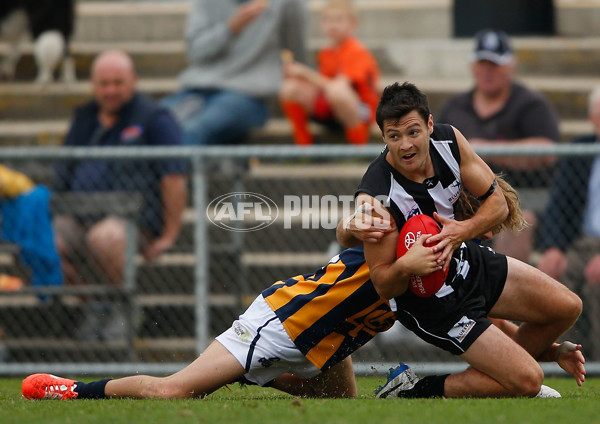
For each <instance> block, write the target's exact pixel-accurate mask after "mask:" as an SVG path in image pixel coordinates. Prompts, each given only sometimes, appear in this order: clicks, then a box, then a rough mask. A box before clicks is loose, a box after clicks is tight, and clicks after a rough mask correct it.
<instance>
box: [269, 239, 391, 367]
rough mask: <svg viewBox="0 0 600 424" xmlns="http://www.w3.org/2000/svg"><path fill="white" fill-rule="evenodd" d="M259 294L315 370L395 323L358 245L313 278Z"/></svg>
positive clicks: (284, 282) (300, 277) (306, 276)
mask: <svg viewBox="0 0 600 424" xmlns="http://www.w3.org/2000/svg"><path fill="white" fill-rule="evenodd" d="M262 295H263V297H264V299H265V300H266V302H267V303H268V304H269V306H270V307H271V308H272V309H273V311H274V312H275V314H276V315H277V317H278V318H279V319H280V321H281V323H282V324H283V326H284V328H285V330H286V331H287V333H288V334H289V336H290V338H291V339H292V340H293V341H294V344H295V345H296V347H297V348H298V349H299V350H300V351H301V352H302V353H303V354H304V355H305V356H306V358H307V359H308V360H309V361H310V362H312V363H313V364H314V365H315V366H316V367H317V368H319V369H320V370H326V369H328V368H330V367H331V366H333V365H335V364H336V363H338V362H340V361H341V360H342V359H344V358H345V357H346V356H348V355H350V354H351V353H353V352H354V351H356V350H357V349H358V348H359V347H361V346H362V345H364V344H365V343H367V342H368V341H369V340H371V339H372V338H373V337H374V336H375V335H376V334H377V333H380V332H383V331H386V330H388V329H389V328H391V326H392V325H393V324H394V321H395V317H394V313H393V312H392V311H391V310H390V307H389V303H388V301H387V300H385V299H383V298H381V297H380V296H379V295H378V294H377V292H376V291H375V287H374V286H373V283H372V282H371V280H370V276H369V268H368V267H367V264H366V262H365V257H364V252H363V249H362V247H361V248H354V249H348V250H344V251H343V252H342V253H340V254H339V255H336V256H334V257H333V258H332V259H331V260H330V261H329V263H328V264H327V265H326V266H324V267H322V268H320V269H319V270H317V271H316V272H315V273H314V274H304V275H298V276H296V277H293V278H289V279H287V280H282V281H278V282H276V283H275V284H273V285H272V286H271V287H269V288H268V289H266V290H264V291H263V292H262Z"/></svg>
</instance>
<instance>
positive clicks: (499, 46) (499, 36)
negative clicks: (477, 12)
mask: <svg viewBox="0 0 600 424" xmlns="http://www.w3.org/2000/svg"><path fill="white" fill-rule="evenodd" d="M514 57H515V55H514V51H513V49H512V46H511V45H510V39H509V38H508V35H507V34H506V33H505V32H504V31H496V30H492V29H484V30H482V31H479V32H478V33H477V34H475V50H474V51H473V55H472V60H473V62H476V61H479V60H488V61H490V62H493V63H495V64H496V65H506V64H507V63H509V62H510V61H512V60H513V58H514Z"/></svg>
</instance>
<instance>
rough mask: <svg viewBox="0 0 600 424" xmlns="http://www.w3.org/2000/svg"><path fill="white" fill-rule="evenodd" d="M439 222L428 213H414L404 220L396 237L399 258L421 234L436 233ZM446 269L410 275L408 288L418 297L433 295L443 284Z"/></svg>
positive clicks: (439, 229)
mask: <svg viewBox="0 0 600 424" xmlns="http://www.w3.org/2000/svg"><path fill="white" fill-rule="evenodd" d="M440 231H441V227H440V224H439V223H438V222H437V221H436V220H435V219H433V218H432V217H430V216H428V215H415V216H413V217H411V218H409V219H408V221H406V223H405V224H404V226H403V227H402V231H400V237H398V246H397V248H396V256H397V257H398V258H399V257H401V256H402V255H404V254H405V253H406V252H407V251H408V249H410V248H411V247H412V245H413V244H414V243H415V242H416V241H417V240H418V239H419V237H421V234H438V233H439V232H440ZM447 276H448V271H446V272H444V271H442V270H439V271H434V272H432V273H431V274H427V275H420V276H419V275H411V277H410V283H409V285H408V288H410V290H411V291H412V292H413V293H414V294H416V295H417V296H420V297H429V296H433V295H434V294H436V293H437V292H438V290H439V289H440V288H441V287H442V286H443V285H444V281H446V277H447Z"/></svg>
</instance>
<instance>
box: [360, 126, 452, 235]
mask: <svg viewBox="0 0 600 424" xmlns="http://www.w3.org/2000/svg"><path fill="white" fill-rule="evenodd" d="M387 153H388V149H387V148H386V149H384V151H383V152H382V153H381V155H379V157H377V159H375V160H374V161H373V162H372V163H371V165H370V166H369V168H368V169H367V172H366V173H365V175H364V176H363V179H362V181H361V183H360V186H359V188H358V190H357V192H356V194H358V193H366V194H368V195H371V196H373V197H375V198H377V199H378V200H379V201H380V202H381V203H383V204H384V206H386V207H387V209H388V211H389V212H390V214H391V215H392V217H393V218H394V220H395V221H396V224H397V225H398V228H402V226H403V225H404V223H405V222H406V221H407V220H408V219H409V218H410V217H412V216H414V215H418V214H425V215H429V216H431V217H433V212H437V213H438V214H440V215H441V216H444V217H447V218H452V219H453V218H454V205H455V203H456V201H457V200H458V195H459V193H460V187H461V178H460V152H459V150H458V144H457V141H456V135H455V134H454V131H453V130H452V127H451V126H450V125H445V124H438V125H435V126H434V128H433V133H432V134H431V138H430V139H429V154H430V156H431V161H432V162H433V168H434V170H435V175H434V176H432V177H430V178H427V179H426V180H425V181H423V183H417V182H415V181H412V180H409V179H408V178H406V177H404V176H403V175H402V174H401V173H400V172H398V171H396V169H394V167H392V165H390V164H389V163H388V161H386V159H385V157H386V154H387Z"/></svg>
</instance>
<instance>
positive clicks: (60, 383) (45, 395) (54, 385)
mask: <svg viewBox="0 0 600 424" xmlns="http://www.w3.org/2000/svg"><path fill="white" fill-rule="evenodd" d="M75 387H77V384H76V381H75V380H69V379H67V378H61V377H57V376H55V375H52V374H32V375H30V376H29V377H27V378H26V379H25V380H23V385H22V386H21V393H22V394H23V396H24V397H25V398H27V399H59V400H65V399H73V398H76V397H77V395H78V393H77V392H75V391H74V389H75Z"/></svg>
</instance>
